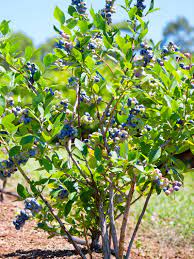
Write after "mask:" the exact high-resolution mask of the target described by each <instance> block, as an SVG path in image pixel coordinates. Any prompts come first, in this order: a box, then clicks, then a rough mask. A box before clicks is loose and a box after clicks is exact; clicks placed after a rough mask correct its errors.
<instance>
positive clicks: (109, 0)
mask: <svg viewBox="0 0 194 259" xmlns="http://www.w3.org/2000/svg"><path fill="white" fill-rule="evenodd" d="M113 4H114V3H113V0H106V5H105V8H104V9H102V11H101V15H102V17H103V18H105V19H106V21H107V23H108V24H110V23H111V22H112V14H113V13H115V8H114V7H113Z"/></svg>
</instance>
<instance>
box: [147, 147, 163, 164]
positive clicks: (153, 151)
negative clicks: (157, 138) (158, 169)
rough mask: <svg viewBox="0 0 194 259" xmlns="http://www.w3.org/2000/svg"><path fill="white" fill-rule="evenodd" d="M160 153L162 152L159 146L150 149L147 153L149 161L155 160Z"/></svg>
mask: <svg viewBox="0 0 194 259" xmlns="http://www.w3.org/2000/svg"><path fill="white" fill-rule="evenodd" d="M161 154H162V149H161V147H159V148H153V149H151V150H150V153H149V161H150V163H153V162H155V161H157V160H158V159H159V158H160V157H161Z"/></svg>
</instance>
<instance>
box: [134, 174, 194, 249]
mask: <svg viewBox="0 0 194 259" xmlns="http://www.w3.org/2000/svg"><path fill="white" fill-rule="evenodd" d="M193 173H194V171H192V170H191V171H189V172H188V173H186V174H185V184H184V187H183V188H181V190H180V191H179V192H176V193H174V194H173V195H171V196H166V195H165V194H164V193H162V194H161V195H160V196H158V197H157V195H156V194H154V195H153V196H152V198H151V200H150V203H149V206H148V209H147V211H146V214H145V216H144V219H143V222H142V230H144V231H146V232H150V233H152V234H154V235H157V236H158V237H159V239H160V240H163V241H164V242H168V243H169V244H170V243H173V244H176V245H178V244H180V243H182V242H190V241H191V238H192V234H193V232H192V229H193V226H194V220H193V200H194V199H193V198H194V196H193V189H192V188H193V182H194V181H193V179H194V178H193ZM142 204H143V201H141V202H139V203H137V204H136V205H134V207H133V209H132V213H133V215H134V218H135V219H137V217H138V215H139V213H140V211H141V208H142Z"/></svg>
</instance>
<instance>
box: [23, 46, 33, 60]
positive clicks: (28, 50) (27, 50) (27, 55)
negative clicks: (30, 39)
mask: <svg viewBox="0 0 194 259" xmlns="http://www.w3.org/2000/svg"><path fill="white" fill-rule="evenodd" d="M32 53H33V49H32V47H31V46H28V47H26V48H25V59H26V60H27V61H28V60H30V59H31V57H32Z"/></svg>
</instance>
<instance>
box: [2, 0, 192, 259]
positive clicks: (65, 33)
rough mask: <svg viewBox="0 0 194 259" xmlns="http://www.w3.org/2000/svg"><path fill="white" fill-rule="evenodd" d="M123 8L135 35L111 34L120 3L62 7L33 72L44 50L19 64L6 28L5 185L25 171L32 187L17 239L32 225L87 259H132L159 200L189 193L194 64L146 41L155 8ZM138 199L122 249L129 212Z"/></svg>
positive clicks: (132, 4) (22, 188) (26, 190)
mask: <svg viewBox="0 0 194 259" xmlns="http://www.w3.org/2000/svg"><path fill="white" fill-rule="evenodd" d="M124 2H125V4H124V5H123V6H122V8H123V9H124V11H125V12H126V13H127V15H128V20H127V24H128V28H129V30H130V33H129V34H127V35H123V33H121V31H120V30H119V29H118V28H117V26H114V24H112V14H113V13H114V12H115V11H116V9H115V7H114V6H115V1H113V0H106V1H105V7H104V9H103V10H100V11H98V12H95V11H94V10H93V9H92V8H91V9H90V10H88V9H87V7H86V3H85V2H84V1H82V0H72V2H71V5H70V6H69V8H68V15H65V14H64V12H63V11H62V10H61V9H60V8H59V7H56V8H55V10H54V17H55V18H56V20H57V22H58V24H57V25H56V26H54V29H55V31H56V33H57V34H58V37H57V39H56V44H55V47H54V48H53V52H52V53H48V54H46V55H45V57H44V59H43V62H42V63H41V62H37V64H35V63H33V55H35V54H36V55H37V51H35V52H34V50H33V49H32V48H31V47H27V48H26V49H25V54H24V56H23V57H21V56H19V55H18V53H17V49H16V48H15V46H14V44H12V43H11V42H10V40H9V35H10V28H9V21H5V20H4V21H3V22H2V23H1V24H0V32H1V38H0V62H1V66H0V82H1V86H0V104H1V106H0V116H1V117H0V145H1V149H2V150H4V156H5V157H4V159H1V162H0V178H1V180H3V181H5V180H6V179H8V177H11V176H12V174H14V173H15V172H16V171H17V172H20V174H21V175H22V176H23V178H24V179H25V181H26V184H25V185H22V184H21V183H20V182H19V183H18V186H17V192H18V194H19V196H20V200H23V201H24V209H23V210H22V211H21V212H20V214H19V215H17V216H16V218H15V219H14V221H13V224H14V225H15V228H16V229H17V230H19V229H21V227H23V226H24V224H25V222H26V220H28V219H30V218H36V220H37V228H40V229H43V230H45V231H46V232H48V233H49V235H50V237H53V236H55V235H62V236H64V237H66V238H67V239H68V241H69V242H70V243H71V244H73V246H74V248H75V250H76V251H77V253H78V254H79V255H80V256H81V258H86V257H85V255H84V253H83V252H82V250H81V249H80V246H79V244H82V245H85V246H86V247H87V248H88V251H89V254H90V258H92V252H93V251H100V252H102V253H103V257H104V258H106V259H108V258H110V256H111V254H113V255H114V256H115V257H116V258H129V256H130V254H131V247H132V244H133V241H134V239H135V237H136V234H137V231H138V228H139V225H140V224H141V221H142V218H143V215H144V213H145V211H146V208H147V205H148V202H149V199H150V197H151V195H152V194H153V193H157V194H158V195H159V194H160V193H161V192H165V194H166V195H167V196H168V195H171V194H172V193H175V192H177V191H179V190H180V189H181V186H182V185H183V180H184V177H183V173H184V170H185V165H184V164H183V163H182V162H181V161H180V160H179V159H177V158H176V154H180V153H182V152H184V151H185V150H188V149H190V150H191V151H192V152H194V141H193V134H194V77H193V72H194V68H193V65H192V56H191V54H190V53H182V52H181V50H180V49H179V48H178V46H176V45H175V44H174V43H173V42H169V44H168V45H167V46H165V47H163V48H161V47H160V43H158V44H154V43H153V41H152V40H146V39H145V38H146V35H147V33H148V22H147V16H148V15H149V13H151V12H153V11H155V9H154V1H153V0H151V1H150V5H149V6H146V5H145V1H144V0H136V1H132V0H131V1H130V0H125V1H124ZM66 16H67V17H66ZM2 157H3V156H2ZM34 164H38V167H37V169H36V170H34V171H33V169H32V168H33V165H34ZM26 165H27V166H28V169H29V170H28V172H26V171H25V169H24V168H26ZM30 170H31V171H30ZM141 198H142V199H145V203H144V205H143V207H142V212H141V213H140V215H139V218H138V219H137V224H136V225H135V226H134V230H133V232H132V235H131V239H130V241H129V243H128V245H127V247H125V246H124V245H125V243H126V230H127V227H128V220H129V214H130V207H131V206H132V205H133V204H134V203H135V202H137V201H138V200H139V199H141ZM119 218H121V220H120V222H121V226H120V228H118V224H117V220H118V219H119ZM116 226H117V227H116ZM111 243H112V244H113V245H111Z"/></svg>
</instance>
